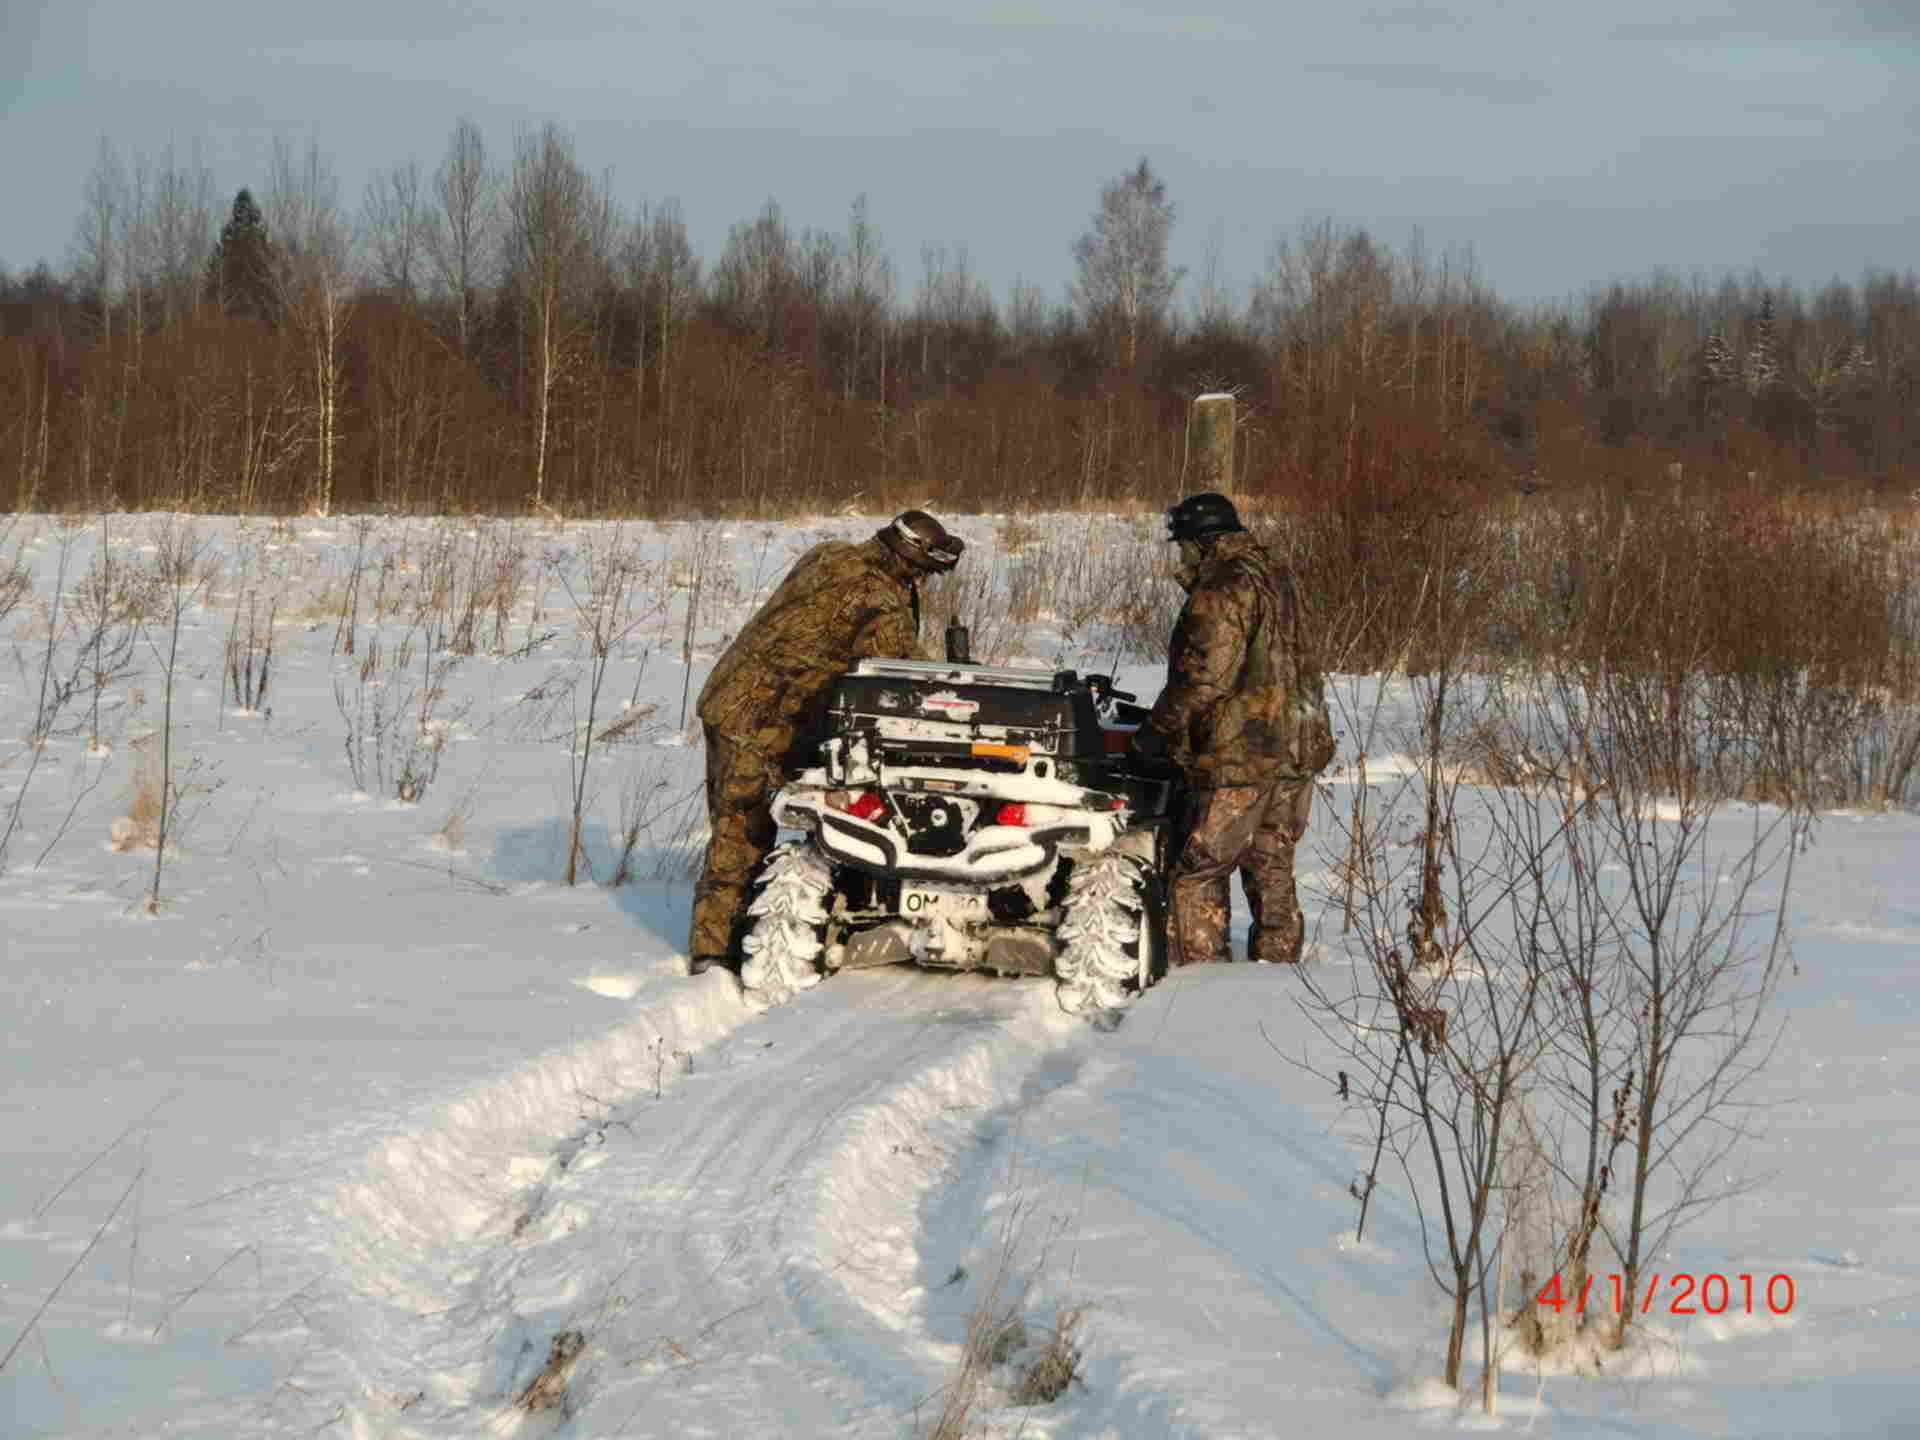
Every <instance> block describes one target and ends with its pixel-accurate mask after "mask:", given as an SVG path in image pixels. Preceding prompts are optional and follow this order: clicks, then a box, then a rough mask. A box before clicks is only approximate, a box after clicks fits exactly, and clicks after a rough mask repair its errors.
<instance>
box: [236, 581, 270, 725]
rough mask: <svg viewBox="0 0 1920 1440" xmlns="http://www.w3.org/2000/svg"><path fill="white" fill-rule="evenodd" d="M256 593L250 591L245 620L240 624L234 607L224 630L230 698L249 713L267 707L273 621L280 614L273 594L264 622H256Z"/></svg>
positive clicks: (238, 609)
mask: <svg viewBox="0 0 1920 1440" xmlns="http://www.w3.org/2000/svg"><path fill="white" fill-rule="evenodd" d="M258 603H259V592H258V591H255V590H249V591H248V592H247V599H246V611H247V620H246V625H245V626H244V627H242V625H241V623H240V606H238V605H235V606H234V608H233V623H232V625H231V626H229V627H228V629H227V668H226V683H227V685H228V686H230V687H231V691H232V694H233V698H234V701H235V703H236V704H238V705H239V707H240V708H241V709H242V710H244V711H246V712H247V713H248V714H249V715H257V714H259V713H260V711H261V710H263V709H265V708H266V703H267V688H268V686H269V685H270V684H271V683H272V679H273V622H274V620H275V618H276V617H277V616H278V614H279V610H280V599H279V597H278V596H277V595H276V596H275V597H274V598H273V599H272V600H270V601H269V602H268V603H267V618H266V624H265V625H264V626H263V625H261V624H260V623H259V621H258V615H257V606H258Z"/></svg>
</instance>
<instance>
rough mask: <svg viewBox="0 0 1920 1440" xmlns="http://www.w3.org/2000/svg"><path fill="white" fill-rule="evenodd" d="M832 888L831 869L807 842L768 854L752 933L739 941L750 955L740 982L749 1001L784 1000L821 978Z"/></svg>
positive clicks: (753, 906) (751, 906)
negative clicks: (821, 955)
mask: <svg viewBox="0 0 1920 1440" xmlns="http://www.w3.org/2000/svg"><path fill="white" fill-rule="evenodd" d="M832 890H833V873H832V871H831V870H829V869H828V868H827V862H826V861H825V860H823V859H821V858H820V856H819V855H817V854H816V853H814V850H813V848H812V847H811V846H809V845H807V844H806V843H804V842H798V841H797V842H794V843H791V844H787V845H782V846H779V847H778V848H777V849H775V850H774V851H773V853H772V854H770V855H768V856H767V859H766V863H765V864H764V865H763V866H762V867H761V869H760V874H759V876H758V878H757V879H756V880H755V881H754V894H753V899H752V900H751V901H749V902H748V904H747V914H748V916H749V923H748V926H747V933H746V935H745V936H744V937H743V938H742V940H741V942H740V948H741V949H742V950H743V951H745V952H746V957H747V958H746V963H745V964H744V965H742V966H741V967H740V983H741V984H742V985H744V986H745V987H746V991H747V999H748V1000H749V1002H751V1003H753V1004H756V1005H759V1006H761V1007H762V1008H765V1007H767V1006H771V1005H780V1004H784V1003H785V1002H786V1001H788V1000H791V999H792V998H793V993H794V991H796V990H804V989H806V988H807V987H808V986H811V985H818V984H819V983H820V966H819V960H820V948H821V940H822V938H823V936H824V934H825V931H826V924H827V898H828V896H829V895H830V894H831V893H832Z"/></svg>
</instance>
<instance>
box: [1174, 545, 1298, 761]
mask: <svg viewBox="0 0 1920 1440" xmlns="http://www.w3.org/2000/svg"><path fill="white" fill-rule="evenodd" d="M1181 583H1182V584H1183V585H1184V586H1185V587H1186V589H1187V603H1186V605H1185V607H1184V608H1182V610H1181V611H1180V618H1179V620H1178V621H1177V622H1175V624H1174V627H1173V640H1172V643H1171V646H1170V647H1169V653H1168V657H1167V685H1166V689H1164V690H1163V691H1161V692H1160V698H1159V700H1158V701H1157V702H1155V704H1154V707H1153V712H1152V714H1151V715H1150V716H1149V717H1148V720H1147V723H1148V724H1149V725H1150V726H1152V727H1153V728H1154V729H1155V730H1158V731H1159V732H1160V733H1161V734H1163V735H1165V736H1166V737H1167V751H1168V754H1169V756H1170V758H1171V759H1172V760H1173V762H1174V763H1175V764H1176V765H1178V766H1179V767H1180V768H1181V769H1182V770H1183V771H1184V772H1185V773H1186V777H1187V780H1188V783H1189V784H1191V785H1193V786H1195V787H1196V788H1199V789H1209V788H1217V787H1221V786H1234V785H1263V784H1266V783H1268V782H1270V781H1272V780H1275V779H1281V778H1294V779H1304V778H1306V777H1309V776H1312V775H1315V774H1318V773H1319V772H1320V771H1321V770H1323V769H1325V768H1326V765H1327V762H1328V761H1330V760H1331V759H1332V758H1333V730H1332V726H1331V724H1330V722H1329V717H1328V715H1327V704H1326V695H1325V687H1324V682H1323V681H1322V678H1321V674H1320V667H1319V665H1318V664H1317V663H1316V662H1315V661H1314V659H1313V657H1312V656H1311V655H1310V654H1309V653H1308V652H1307V650H1306V647H1305V644H1304V641H1303V638H1302V634H1301V626H1300V599H1299V594H1298V592H1297V591H1296V589H1295V587H1294V581H1293V572H1292V571H1290V570H1288V569H1287V568H1286V567H1285V566H1284V565H1280V564H1278V563H1276V562H1275V561H1274V559H1273V557H1272V556H1270V555H1269V554H1268V553H1267V551H1266V550H1265V548H1264V547H1262V546H1261V544H1260V543H1259V542H1258V541H1257V540H1255V539H1254V538H1253V537H1252V536H1251V535H1248V534H1245V533H1238V534H1231V535H1223V536H1221V537H1220V538H1219V539H1218V540H1217V541H1215V542H1214V544H1213V548H1212V549H1211V550H1210V551H1209V552H1208V553H1207V554H1206V555H1204V556H1203V557H1202V558H1201V561H1200V564H1199V567H1198V568H1197V570H1195V571H1194V572H1193V573H1192V574H1191V575H1182V576H1181Z"/></svg>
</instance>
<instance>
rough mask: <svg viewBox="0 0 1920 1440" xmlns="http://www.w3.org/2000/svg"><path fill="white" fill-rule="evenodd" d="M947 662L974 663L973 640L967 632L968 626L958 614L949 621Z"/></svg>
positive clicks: (953, 663) (955, 663)
mask: <svg viewBox="0 0 1920 1440" xmlns="http://www.w3.org/2000/svg"><path fill="white" fill-rule="evenodd" d="M947 663H948V664H950V665H971V664H972V663H973V641H972V638H971V637H970V636H969V635H968V634H967V627H966V626H964V625H962V624H961V623H960V617H959V616H958V615H955V616H954V617H953V618H952V619H951V620H949V621H947Z"/></svg>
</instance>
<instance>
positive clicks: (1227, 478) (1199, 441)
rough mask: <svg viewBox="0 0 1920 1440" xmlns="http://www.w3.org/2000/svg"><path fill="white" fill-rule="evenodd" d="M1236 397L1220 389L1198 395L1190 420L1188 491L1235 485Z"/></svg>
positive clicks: (1225, 487)
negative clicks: (1234, 404) (1234, 425)
mask: <svg viewBox="0 0 1920 1440" xmlns="http://www.w3.org/2000/svg"><path fill="white" fill-rule="evenodd" d="M1233 417H1234V407H1233V396H1231V395H1228V394H1226V393H1224V392H1219V391H1216V392H1214V393H1212V394H1208V395H1201V396H1197V397H1196V398H1195V399H1194V402H1193V410H1192V412H1191V414H1190V415H1189V417H1188V420H1187V447H1188V454H1189V455H1190V456H1191V457H1192V463H1191V468H1190V470H1189V472H1188V473H1189V474H1190V476H1191V477H1192V483H1191V484H1190V485H1188V487H1187V490H1188V493H1189V494H1191V493H1192V492H1194V491H1197V490H1218V491H1220V492H1222V493H1223V494H1224V493H1225V492H1226V491H1227V490H1229V489H1231V488H1232V486H1233Z"/></svg>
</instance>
